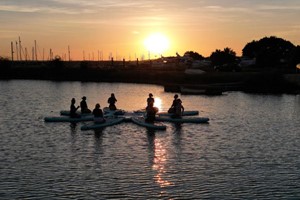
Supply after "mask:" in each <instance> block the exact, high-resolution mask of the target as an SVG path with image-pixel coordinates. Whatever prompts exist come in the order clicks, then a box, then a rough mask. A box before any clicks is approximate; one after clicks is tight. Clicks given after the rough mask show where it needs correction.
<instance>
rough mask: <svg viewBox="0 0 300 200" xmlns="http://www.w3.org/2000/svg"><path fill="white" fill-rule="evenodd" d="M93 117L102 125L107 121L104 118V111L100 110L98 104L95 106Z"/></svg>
mask: <svg viewBox="0 0 300 200" xmlns="http://www.w3.org/2000/svg"><path fill="white" fill-rule="evenodd" d="M93 115H94V118H95V122H97V123H102V122H104V121H105V119H104V118H103V111H102V109H100V104H99V103H97V104H96V105H95V108H94V110H93Z"/></svg>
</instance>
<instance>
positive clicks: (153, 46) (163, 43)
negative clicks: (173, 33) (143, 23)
mask: <svg viewBox="0 0 300 200" xmlns="http://www.w3.org/2000/svg"><path fill="white" fill-rule="evenodd" d="M144 45H145V47H146V48H147V50H148V51H149V52H150V53H154V54H162V53H164V52H165V51H166V50H167V49H168V48H169V45H170V44H169V39H168V38H167V37H166V36H164V35H162V34H161V33H153V34H151V35H149V36H148V37H147V38H146V39H145V41H144Z"/></svg>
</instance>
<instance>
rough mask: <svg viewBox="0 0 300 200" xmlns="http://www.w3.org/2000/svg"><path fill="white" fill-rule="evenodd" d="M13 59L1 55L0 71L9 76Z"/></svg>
mask: <svg viewBox="0 0 300 200" xmlns="http://www.w3.org/2000/svg"><path fill="white" fill-rule="evenodd" d="M11 64H12V63H11V61H10V60H9V59H8V58H5V57H1V56H0V73H1V75H3V76H7V75H8V73H9V71H10V68H11Z"/></svg>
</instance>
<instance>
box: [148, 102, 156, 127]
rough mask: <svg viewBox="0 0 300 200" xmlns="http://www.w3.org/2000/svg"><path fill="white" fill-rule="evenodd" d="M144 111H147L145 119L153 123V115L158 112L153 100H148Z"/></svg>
mask: <svg viewBox="0 0 300 200" xmlns="http://www.w3.org/2000/svg"><path fill="white" fill-rule="evenodd" d="M146 112H147V115H146V119H145V121H146V122H150V123H153V122H154V120H155V115H156V113H157V112H158V108H156V107H154V106H153V102H150V104H149V105H148V106H147V108H146Z"/></svg>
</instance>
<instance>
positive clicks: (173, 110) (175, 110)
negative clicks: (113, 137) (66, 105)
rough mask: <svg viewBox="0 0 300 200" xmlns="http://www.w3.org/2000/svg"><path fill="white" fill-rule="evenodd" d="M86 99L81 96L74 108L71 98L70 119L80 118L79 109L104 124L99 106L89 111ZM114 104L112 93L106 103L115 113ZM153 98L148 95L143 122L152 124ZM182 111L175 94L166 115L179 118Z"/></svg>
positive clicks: (154, 112)
mask: <svg viewBox="0 0 300 200" xmlns="http://www.w3.org/2000/svg"><path fill="white" fill-rule="evenodd" d="M86 99H87V98H86V97H85V96H83V97H82V100H81V102H80V106H77V107H76V106H75V103H76V100H75V98H72V100H71V106H70V117H72V118H78V117H80V115H79V114H78V113H77V110H78V109H79V108H81V114H89V113H92V114H93V115H94V117H95V118H97V119H98V120H99V122H102V121H103V122H104V121H105V119H104V118H103V117H104V116H103V111H102V109H101V108H100V104H99V103H97V104H96V105H95V108H94V109H93V111H91V110H90V109H89V108H88V106H87V102H86ZM116 102H117V99H116V97H115V94H114V93H111V96H110V97H109V98H108V100H107V103H108V104H109V106H108V107H109V110H111V111H115V110H117V107H116V105H115V104H116ZM154 102H155V100H154V98H153V94H152V93H149V97H148V98H147V107H146V118H145V121H146V122H154V120H155V115H156V114H157V113H158V108H157V107H154ZM183 111H184V107H183V106H182V101H181V99H179V98H178V95H177V94H175V95H174V100H173V103H172V105H171V107H170V108H169V110H168V113H170V114H173V115H172V117H177V118H179V117H181V115H182V113H183Z"/></svg>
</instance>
